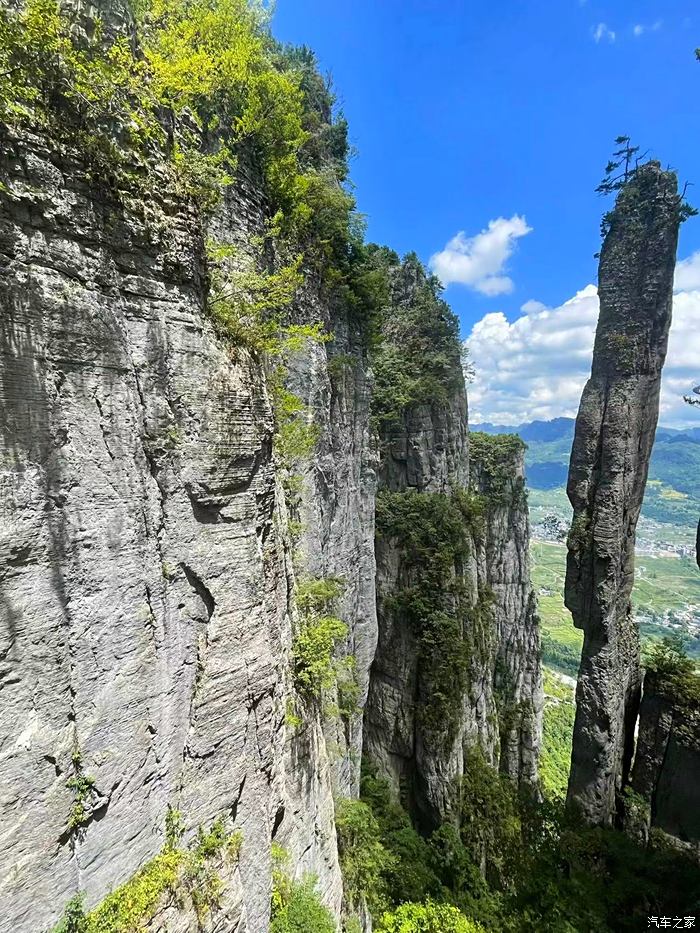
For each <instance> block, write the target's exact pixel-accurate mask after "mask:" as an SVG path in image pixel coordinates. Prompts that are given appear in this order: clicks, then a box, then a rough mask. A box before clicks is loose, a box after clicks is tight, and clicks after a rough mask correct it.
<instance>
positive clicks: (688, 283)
mask: <svg viewBox="0 0 700 933" xmlns="http://www.w3.org/2000/svg"><path fill="white" fill-rule="evenodd" d="M696 288H700V249H699V250H697V252H695V253H693V255H692V256H688V258H687V259H683V260H681V262H679V263H678V265H677V266H676V276H675V278H674V280H673V290H674V291H676V292H688V291H692V290H693V289H696Z"/></svg>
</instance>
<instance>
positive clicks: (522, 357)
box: [466, 251, 700, 427]
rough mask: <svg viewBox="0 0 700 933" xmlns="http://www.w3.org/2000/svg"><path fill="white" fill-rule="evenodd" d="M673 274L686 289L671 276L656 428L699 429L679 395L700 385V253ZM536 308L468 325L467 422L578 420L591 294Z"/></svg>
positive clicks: (589, 344)
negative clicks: (670, 312)
mask: <svg viewBox="0 0 700 933" xmlns="http://www.w3.org/2000/svg"><path fill="white" fill-rule="evenodd" d="M678 269H679V270H682V269H685V270H686V272H682V273H681V276H680V281H681V282H686V283H690V284H688V285H684V287H683V288H682V289H678V285H679V276H678V272H677V275H676V286H677V293H676V295H675V297H674V304H673V324H672V326H671V335H670V339H669V346H668V356H667V359H666V366H665V369H664V377H663V381H662V390H661V412H660V422H661V424H663V425H666V426H668V427H683V426H685V425H692V426H695V427H700V417H698V411H697V409H691V408H689V407H688V406H687V405H686V404H685V403H684V402H683V395H687V394H688V393H689V391H690V390H691V388H692V386H694V385H697V384H698V383H699V382H700V324H699V323H698V322H700V251H699V252H698V253H695V254H693V256H691V257H689V259H687V260H684V261H683V262H681V263H679V264H678ZM690 269H692V275H693V277H692V278H691V277H690V273H689V272H688V271H687V270H690ZM684 276H685V277H684ZM536 305H537V303H536V302H526V305H524V306H523V311H524V313H523V315H522V316H521V317H519V318H517V320H515V321H513V322H512V323H510V322H509V321H508V320H507V319H506V316H505V315H504V314H503V313H501V312H495V313H492V314H487V315H485V316H484V317H483V318H482V319H481V320H480V321H478V322H477V323H476V324H475V325H474V327H473V329H472V332H471V335H470V337H469V339H468V340H467V341H466V343H467V344H468V346H469V349H470V352H471V358H472V362H473V364H474V367H475V369H476V378H475V380H474V382H473V383H472V385H471V388H470V414H469V418H470V421H472V423H477V422H479V421H491V422H494V423H496V424H513V425H514V424H520V423H521V422H524V421H533V420H535V419H542V420H547V419H550V418H557V417H561V416H565V417H571V418H573V417H575V416H576V412H577V410H578V405H579V401H580V398H581V392H582V390H583V386H584V384H585V382H586V380H587V379H588V376H589V375H590V369H591V356H592V351H593V340H594V336H595V328H596V323H597V320H598V295H597V291H596V288H595V286H594V285H588V286H587V287H586V288H584V289H582V290H581V291H580V292H578V293H577V294H576V295H575V296H574V297H573V298H571V299H570V300H569V301H567V302H565V304H563V305H561V306H560V307H558V308H551V309H549V308H544V307H536ZM528 306H529V307H528Z"/></svg>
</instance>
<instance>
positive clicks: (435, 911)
mask: <svg viewBox="0 0 700 933" xmlns="http://www.w3.org/2000/svg"><path fill="white" fill-rule="evenodd" d="M376 929H377V933H479V931H481V930H483V927H482V926H480V925H479V924H478V923H474V921H473V920H469V919H468V918H467V917H465V916H464V914H462V913H460V912H459V911H458V910H457V908H456V907H452V905H451V904H435V903H434V902H433V901H426V902H425V903H424V904H411V903H408V904H402V905H401V906H400V907H398V908H397V909H396V910H394V911H392V912H391V913H385V914H384V915H383V916H382V918H381V920H380V921H379V926H378V927H377V928H376Z"/></svg>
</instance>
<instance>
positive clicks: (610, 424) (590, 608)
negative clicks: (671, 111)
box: [565, 162, 679, 825]
mask: <svg viewBox="0 0 700 933" xmlns="http://www.w3.org/2000/svg"><path fill="white" fill-rule="evenodd" d="M678 227H679V199H678V195H677V182H676V177H675V175H674V174H673V173H671V172H665V171H663V170H662V169H661V167H660V165H659V164H658V163H657V162H650V163H647V164H646V165H644V166H642V167H641V168H640V169H639V170H638V171H637V173H636V175H635V178H634V180H633V181H632V182H630V184H629V185H627V187H626V188H624V189H623V190H622V191H621V193H620V195H619V197H618V200H617V203H616V206H615V209H614V211H613V213H612V215H611V225H610V230H609V232H608V234H607V236H606V238H605V242H604V243H603V248H602V252H601V257H600V271H599V285H598V294H599V297H600V316H599V319H598V327H597V331H596V338H595V347H594V351H593V366H592V371H591V377H590V379H589V380H588V382H587V383H586V386H585V388H584V391H583V396H582V398H581V405H580V408H579V412H578V417H577V419H576V433H575V437H574V444H573V449H572V452H571V464H570V469H569V480H568V487H567V491H568V495H569V499H570V501H571V504H572V506H573V509H574V518H573V523H572V528H571V532H570V535H569V542H568V547H569V552H568V559H567V571H566V594H565V595H566V605H567V607H568V608H569V609H570V610H571V613H572V615H573V619H574V624H575V625H576V626H577V627H578V628H580V629H583V633H584V643H583V652H582V656H581V667H580V671H579V678H578V686H577V691H576V704H577V711H576V722H575V727H574V740H573V755H572V762H571V775H570V780H569V790H568V801H569V804H570V805H572V806H574V807H576V808H577V809H578V810H579V811H580V812H581V814H582V816H583V817H584V819H585V820H586V821H587V822H589V823H591V824H602V825H611V824H612V823H613V822H615V820H616V817H617V815H618V796H619V793H620V791H621V789H622V787H623V785H624V783H625V782H626V779H627V775H628V772H629V766H630V761H631V757H632V749H633V743H634V723H635V719H636V715H637V709H638V704H639V690H640V672H639V633H638V630H637V626H636V624H635V622H634V620H633V618H632V613H631V606H630V593H631V591H632V584H633V582H634V543H635V534H636V527H637V520H638V518H639V512H640V509H641V505H642V499H643V496H644V489H645V486H646V480H647V473H648V468H649V458H650V455H651V449H652V445H653V442H654V434H655V431H656V423H657V420H658V414H659V390H660V383H661V370H662V367H663V364H664V360H665V358H666V348H667V343H668V331H669V326H670V324H671V301H672V290H673V271H674V267H675V261H676V248H677V243H678Z"/></svg>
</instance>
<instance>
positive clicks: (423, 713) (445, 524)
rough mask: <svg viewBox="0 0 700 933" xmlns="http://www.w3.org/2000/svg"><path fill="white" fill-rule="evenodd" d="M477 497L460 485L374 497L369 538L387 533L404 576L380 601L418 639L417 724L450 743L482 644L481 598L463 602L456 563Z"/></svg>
mask: <svg viewBox="0 0 700 933" xmlns="http://www.w3.org/2000/svg"><path fill="white" fill-rule="evenodd" d="M480 514H481V504H480V502H479V500H478V499H477V498H475V497H473V496H472V495H470V494H469V493H467V492H465V491H463V490H456V491H455V492H454V493H453V494H452V495H450V496H447V495H443V494H441V493H418V492H416V491H409V492H402V493H390V492H386V491H385V492H382V493H380V494H379V496H378V497H377V506H376V522H377V524H376V533H377V537H378V538H379V539H380V540H381V539H382V538H390V539H393V540H394V541H395V542H396V543H397V545H398V547H399V548H400V550H401V554H402V560H403V562H404V565H405V568H406V571H407V576H406V583H405V585H404V586H403V588H401V589H399V590H398V591H397V592H396V593H395V594H394V595H393V596H392V599H391V603H390V605H387V606H386V607H385V608H386V609H387V610H388V611H389V612H391V613H392V614H393V615H394V616H395V618H397V619H400V620H401V622H400V624H402V625H404V624H405V625H410V626H411V628H412V630H413V631H414V632H415V636H416V639H417V642H418V652H419V653H418V676H419V695H418V715H419V717H420V720H421V723H422V725H423V726H424V728H425V729H426V730H427V731H428V732H429V733H431V734H432V735H434V736H436V737H437V738H438V739H440V740H441V741H445V742H448V743H449V742H450V741H451V739H452V738H453V735H454V730H455V728H456V723H457V717H458V715H459V710H460V709H461V701H462V697H463V695H464V690H465V688H466V682H467V672H468V669H469V663H470V658H471V657H473V655H474V652H475V651H480V650H482V649H483V644H482V643H483V638H484V636H485V634H486V633H487V630H488V615H489V613H488V600H487V598H486V597H485V596H484V595H483V594H482V597H481V599H480V601H479V602H478V603H477V604H476V605H472V604H471V603H470V602H469V598H468V594H467V592H466V590H465V586H464V582H463V577H462V570H463V567H464V561H465V560H466V558H467V555H468V553H469V547H470V532H473V531H474V530H475V528H476V527H477V526H478V527H479V529H480V525H478V519H479V517H480Z"/></svg>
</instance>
